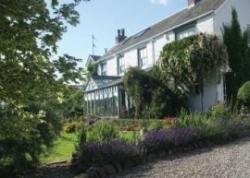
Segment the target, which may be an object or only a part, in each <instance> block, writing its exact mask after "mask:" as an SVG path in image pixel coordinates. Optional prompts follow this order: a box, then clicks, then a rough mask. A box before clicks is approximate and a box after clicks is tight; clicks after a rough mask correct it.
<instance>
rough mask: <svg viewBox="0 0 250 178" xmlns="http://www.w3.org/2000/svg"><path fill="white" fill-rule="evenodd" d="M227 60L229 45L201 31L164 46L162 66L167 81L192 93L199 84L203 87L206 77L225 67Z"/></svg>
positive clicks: (179, 88) (182, 91) (184, 91)
mask: <svg viewBox="0 0 250 178" xmlns="http://www.w3.org/2000/svg"><path fill="white" fill-rule="evenodd" d="M227 60H228V55H227V51H226V48H225V46H224V44H223V42H222V41H221V40H220V39H219V38H218V37H217V36H214V35H207V34H199V35H195V36H190V37H188V38H184V39H182V40H177V41H175V42H173V43H170V44H167V45H166V46H164V48H163V50H162V52H161V57H160V62H159V65H160V68H161V70H162V75H163V76H162V78H163V80H164V81H165V82H166V83H170V84H172V85H173V86H174V88H175V89H176V90H178V91H179V92H181V93H185V94H188V93H190V92H191V90H192V88H193V87H194V86H195V85H197V84H198V85H200V87H201V88H202V86H203V82H204V79H206V77H207V76H209V75H210V73H211V72H215V71H218V70H220V69H222V68H224V67H225V66H226V65H227Z"/></svg>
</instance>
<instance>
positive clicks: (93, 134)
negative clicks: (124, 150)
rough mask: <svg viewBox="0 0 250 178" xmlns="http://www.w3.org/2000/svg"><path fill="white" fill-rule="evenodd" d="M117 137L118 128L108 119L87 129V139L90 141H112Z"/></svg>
mask: <svg viewBox="0 0 250 178" xmlns="http://www.w3.org/2000/svg"><path fill="white" fill-rule="evenodd" d="M118 137H119V132H118V128H117V127H116V126H115V125H114V124H112V123H111V122H108V121H103V122H99V123H97V124H96V125H94V126H93V127H92V128H90V129H89V130H88V137H87V140H88V141H90V142H93V141H97V142H105V141H112V140H114V139H117V138H118Z"/></svg>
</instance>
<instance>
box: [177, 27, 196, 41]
mask: <svg viewBox="0 0 250 178" xmlns="http://www.w3.org/2000/svg"><path fill="white" fill-rule="evenodd" d="M197 32H198V30H197V27H196V25H195V24H189V25H186V26H184V27H182V28H180V29H177V31H176V32H175V38H176V40H181V39H183V38H187V37H189V36H193V35H195V34H197Z"/></svg>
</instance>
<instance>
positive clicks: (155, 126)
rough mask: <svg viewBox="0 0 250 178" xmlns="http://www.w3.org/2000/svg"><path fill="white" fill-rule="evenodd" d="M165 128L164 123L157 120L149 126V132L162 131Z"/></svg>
mask: <svg viewBox="0 0 250 178" xmlns="http://www.w3.org/2000/svg"><path fill="white" fill-rule="evenodd" d="M162 128H163V121H160V120H155V121H152V122H151V124H150V125H149V127H148V130H149V131H152V130H160V129H162Z"/></svg>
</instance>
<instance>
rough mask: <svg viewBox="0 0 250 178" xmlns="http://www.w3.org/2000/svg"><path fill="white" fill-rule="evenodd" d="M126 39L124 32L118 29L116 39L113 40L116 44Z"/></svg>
mask: <svg viewBox="0 0 250 178" xmlns="http://www.w3.org/2000/svg"><path fill="white" fill-rule="evenodd" d="M126 38H127V37H126V36H125V30H124V28H123V29H118V30H117V37H116V38H115V42H116V44H118V43H120V42H122V41H123V40H125V39H126Z"/></svg>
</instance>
